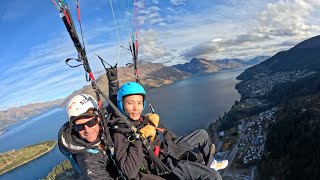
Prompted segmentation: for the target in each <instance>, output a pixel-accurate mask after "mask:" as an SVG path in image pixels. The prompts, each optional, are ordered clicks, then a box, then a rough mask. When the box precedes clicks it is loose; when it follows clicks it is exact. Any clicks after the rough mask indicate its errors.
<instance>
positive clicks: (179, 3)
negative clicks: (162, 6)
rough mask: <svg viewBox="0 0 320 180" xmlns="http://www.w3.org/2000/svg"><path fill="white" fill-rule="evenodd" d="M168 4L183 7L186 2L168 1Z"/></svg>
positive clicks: (178, 0)
mask: <svg viewBox="0 0 320 180" xmlns="http://www.w3.org/2000/svg"><path fill="white" fill-rule="evenodd" d="M170 3H171V4H173V5H176V6H179V5H183V4H185V3H186V0H170Z"/></svg>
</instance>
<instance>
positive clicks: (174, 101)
mask: <svg viewBox="0 0 320 180" xmlns="http://www.w3.org/2000/svg"><path fill="white" fill-rule="evenodd" d="M244 70H245V69H244V68H241V69H231V70H225V71H220V72H216V73H211V74H205V75H199V76H195V77H192V78H189V79H185V80H181V81H177V82H175V83H173V84H170V85H166V86H163V87H160V88H156V89H151V90H149V91H148V92H147V93H148V98H149V99H150V102H151V103H152V105H153V107H154V109H155V111H156V113H158V114H159V115H160V121H161V122H162V124H164V125H165V126H166V127H167V128H168V129H171V130H172V131H173V132H175V133H176V134H178V135H183V134H185V133H187V132H190V131H192V130H195V129H199V128H206V127H207V126H208V125H209V124H210V123H211V122H214V121H215V120H217V119H218V117H219V116H222V115H223V113H224V112H226V111H228V110H230V108H231V106H232V105H233V103H234V102H235V101H236V100H239V99H240V94H239V93H238V92H237V90H236V89H235V85H236V83H238V82H239V81H237V80H236V79H235V78H236V77H237V76H238V75H239V74H241V73H242V72H243V71H244ZM142 83H143V82H142ZM66 120H67V116H66V114H65V109H64V108H56V109H53V110H51V111H49V112H46V113H44V114H41V115H37V116H35V117H32V118H29V119H27V120H24V121H22V122H20V123H17V124H16V125H15V126H13V127H11V128H10V129H9V130H8V131H6V132H5V133H3V134H1V135H0V142H1V144H0V153H3V152H6V151H9V150H12V149H19V148H22V147H24V146H27V145H32V144H36V143H39V142H42V141H47V140H57V134H58V130H59V128H60V127H61V126H62V125H63V124H64V123H65V122H66ZM63 159H64V156H63V155H62V154H61V153H60V151H59V149H58V148H57V147H55V148H54V149H53V150H52V151H51V152H49V153H47V154H45V155H43V156H41V157H40V158H37V159H35V160H33V161H31V162H29V163H27V164H25V165H22V166H21V167H18V168H16V169H14V170H12V171H9V172H7V173H5V174H3V175H1V176H0V180H4V179H30V180H34V179H40V178H42V177H45V176H47V174H48V173H49V172H50V171H51V170H52V168H53V167H54V166H55V165H57V164H58V163H59V162H60V161H62V160H63Z"/></svg>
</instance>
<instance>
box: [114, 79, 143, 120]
mask: <svg viewBox="0 0 320 180" xmlns="http://www.w3.org/2000/svg"><path fill="white" fill-rule="evenodd" d="M134 94H140V95H142V96H143V109H144V108H145V107H146V104H147V100H146V91H145V90H144V88H143V87H142V86H141V85H140V84H138V83H136V82H127V83H125V84H124V85H122V86H121V88H120V89H119V91H118V95H117V106H118V108H119V110H120V111H121V112H122V114H125V112H124V108H123V101H122V100H123V98H124V97H125V96H128V95H134Z"/></svg>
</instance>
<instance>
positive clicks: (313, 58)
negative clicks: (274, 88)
mask: <svg viewBox="0 0 320 180" xmlns="http://www.w3.org/2000/svg"><path fill="white" fill-rule="evenodd" d="M319 48H320V36H315V37H312V38H310V39H307V40H305V41H303V42H301V43H299V44H297V45H296V46H294V47H293V48H291V49H289V50H287V51H282V52H279V53H277V54H276V55H274V56H272V57H271V58H269V59H267V60H266V61H264V62H262V63H260V64H258V65H256V66H253V67H250V68H248V69H246V70H245V71H244V72H243V73H242V74H240V75H239V76H238V77H237V79H239V80H248V79H250V78H252V77H254V76H255V75H258V74H262V73H264V74H269V75H270V74H273V73H276V72H287V71H319V70H320V50H319Z"/></svg>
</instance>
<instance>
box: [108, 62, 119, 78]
mask: <svg viewBox="0 0 320 180" xmlns="http://www.w3.org/2000/svg"><path fill="white" fill-rule="evenodd" d="M106 71H107V73H106V74H107V77H108V79H109V81H115V80H117V79H118V69H117V65H115V66H113V67H110V68H107V70H106Z"/></svg>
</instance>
